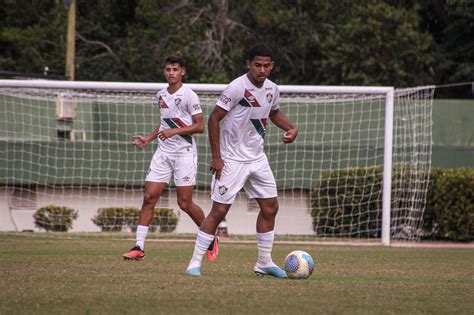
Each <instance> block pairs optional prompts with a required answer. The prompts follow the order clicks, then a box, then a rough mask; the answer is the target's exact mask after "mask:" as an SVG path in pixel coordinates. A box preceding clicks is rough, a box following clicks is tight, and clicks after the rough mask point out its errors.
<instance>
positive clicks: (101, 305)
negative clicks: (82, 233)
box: [0, 233, 474, 314]
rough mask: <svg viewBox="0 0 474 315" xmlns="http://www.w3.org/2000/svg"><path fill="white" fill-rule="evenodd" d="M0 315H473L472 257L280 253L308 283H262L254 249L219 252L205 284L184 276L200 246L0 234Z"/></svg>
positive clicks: (468, 253) (344, 249)
mask: <svg viewBox="0 0 474 315" xmlns="http://www.w3.org/2000/svg"><path fill="white" fill-rule="evenodd" d="M0 241H1V244H2V245H1V246H0V274H1V281H0V314H32V313H35V314H37V313H44V314H46V313H62V314H71V313H106V314H116V313H141V314H143V313H150V314H218V313H220V314H242V313H246V314H257V313H259V314H262V313H266V314H290V313H295V314H298V313H311V314H473V313H474V250H472V249H414V248H384V247H350V246H327V245H320V246H315V245H312V246H309V245H304V246H303V245H280V244H276V245H275V246H274V250H273V258H274V260H275V262H277V263H279V264H280V265H281V264H282V261H283V259H284V257H285V256H286V254H287V253H288V252H290V251H291V250H294V249H302V250H305V251H307V252H309V253H310V254H311V255H312V256H313V258H314V260H315V264H316V267H315V273H314V274H313V275H312V276H311V277H310V278H309V279H307V280H282V279H275V278H272V277H256V276H255V275H254V274H253V272H252V267H253V265H254V263H255V259H256V255H257V249H256V245H255V244H234V243H224V242H223V243H221V247H220V256H219V259H218V261H217V262H216V263H213V264H211V263H207V262H205V263H204V265H203V267H202V272H203V276H202V277H199V278H196V277H190V276H186V275H185V274H184V270H185V268H186V266H187V263H188V260H189V258H190V256H191V254H192V250H193V246H194V244H193V243H191V242H189V243H188V242H186V243H182V242H181V243H179V242H176V243H172V242H160V241H149V242H147V244H146V254H147V257H146V259H145V260H144V261H142V262H136V261H123V260H122V259H121V254H122V253H123V252H124V251H126V250H128V249H129V247H130V246H131V245H133V241H130V240H114V239H107V238H96V239H61V238H48V237H45V236H42V237H35V236H33V235H27V236H19V235H18V234H8V233H2V234H0Z"/></svg>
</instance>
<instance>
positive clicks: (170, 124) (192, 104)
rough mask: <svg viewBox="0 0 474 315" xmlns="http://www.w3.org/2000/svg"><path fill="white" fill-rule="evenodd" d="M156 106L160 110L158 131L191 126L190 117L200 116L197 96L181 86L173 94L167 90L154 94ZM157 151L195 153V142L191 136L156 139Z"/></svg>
mask: <svg viewBox="0 0 474 315" xmlns="http://www.w3.org/2000/svg"><path fill="white" fill-rule="evenodd" d="M156 104H157V106H158V107H159V108H160V113H161V115H160V116H161V124H160V130H166V129H171V128H183V127H186V126H190V125H192V124H193V118H192V116H194V115H197V114H201V113H202V109H201V105H200V104H199V98H198V96H197V94H196V93H195V92H194V91H193V90H191V89H190V88H189V87H187V86H185V85H183V86H182V87H181V88H180V89H179V90H178V91H176V92H175V93H173V94H170V93H169V92H168V89H167V88H164V89H162V90H160V91H159V92H158V93H157V94H156ZM158 141H159V145H158V150H160V151H162V152H167V153H171V154H176V155H177V154H184V153H189V152H194V153H195V154H196V153H197V146H196V140H195V139H194V137H193V136H192V135H175V136H173V137H171V138H168V139H166V140H164V141H162V140H161V139H158Z"/></svg>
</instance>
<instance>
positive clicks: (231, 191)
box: [211, 158, 278, 204]
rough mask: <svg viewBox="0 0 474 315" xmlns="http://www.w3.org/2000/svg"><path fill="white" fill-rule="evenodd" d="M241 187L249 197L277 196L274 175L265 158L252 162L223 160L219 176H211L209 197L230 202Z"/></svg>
mask: <svg viewBox="0 0 474 315" xmlns="http://www.w3.org/2000/svg"><path fill="white" fill-rule="evenodd" d="M242 187H243V188H244V190H245V192H246V194H247V196H248V197H249V198H273V197H277V195H278V193H277V187H276V183H275V177H273V173H272V170H271V168H270V165H269V164H268V160H267V159H266V158H265V159H263V160H260V161H257V162H252V163H240V162H236V161H232V160H226V161H224V168H223V170H222V172H221V178H220V179H219V180H216V179H215V177H214V176H213V177H212V184H211V199H212V200H214V201H217V202H219V203H224V204H232V203H233V202H234V200H235V196H236V195H237V193H238V192H239V191H240V190H241V189H242Z"/></svg>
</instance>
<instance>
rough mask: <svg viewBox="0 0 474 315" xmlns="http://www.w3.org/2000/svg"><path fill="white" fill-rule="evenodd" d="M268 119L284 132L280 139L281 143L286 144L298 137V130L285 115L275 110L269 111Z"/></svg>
mask: <svg viewBox="0 0 474 315" xmlns="http://www.w3.org/2000/svg"><path fill="white" fill-rule="evenodd" d="M269 118H270V120H271V121H272V122H273V123H274V124H275V125H276V126H277V127H279V128H280V129H283V130H285V133H284V134H283V138H282V140H283V143H285V144H287V143H292V142H293V141H295V139H296V137H297V136H298V128H296V126H295V125H293V124H292V123H291V122H290V121H289V120H288V117H286V116H285V114H283V113H282V112H281V111H280V110H279V109H278V108H277V109H273V110H271V111H270V115H269Z"/></svg>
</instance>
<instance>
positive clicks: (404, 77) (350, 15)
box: [315, 0, 433, 87]
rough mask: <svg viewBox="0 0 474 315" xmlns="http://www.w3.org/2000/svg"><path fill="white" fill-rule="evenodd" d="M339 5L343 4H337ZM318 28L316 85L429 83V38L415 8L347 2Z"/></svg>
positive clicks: (379, 3)
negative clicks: (321, 27) (319, 45)
mask: <svg viewBox="0 0 474 315" xmlns="http://www.w3.org/2000/svg"><path fill="white" fill-rule="evenodd" d="M340 4H342V3H340ZM345 5H346V6H347V7H346V9H345V10H341V11H338V15H335V14H334V12H333V14H329V15H327V17H331V16H332V17H334V20H333V21H327V22H328V23H327V26H326V27H325V28H324V29H323V30H322V31H321V33H322V34H321V37H322V39H321V55H322V56H321V60H316V61H315V62H316V64H318V68H319V74H318V83H319V84H336V85H340V84H343V85H388V86H396V87H405V86H413V85H419V84H428V83H431V82H432V80H433V79H432V75H433V74H432V70H431V68H432V66H433V58H432V57H431V55H430V49H431V48H432V38H431V36H430V35H429V34H427V33H424V32H421V31H420V27H419V24H420V19H419V17H418V15H417V14H416V12H415V11H412V10H405V9H403V8H397V7H394V6H391V5H389V4H387V3H382V2H379V1H373V0H372V1H367V2H363V3H362V2H354V3H353V2H352V1H346V3H345Z"/></svg>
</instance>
